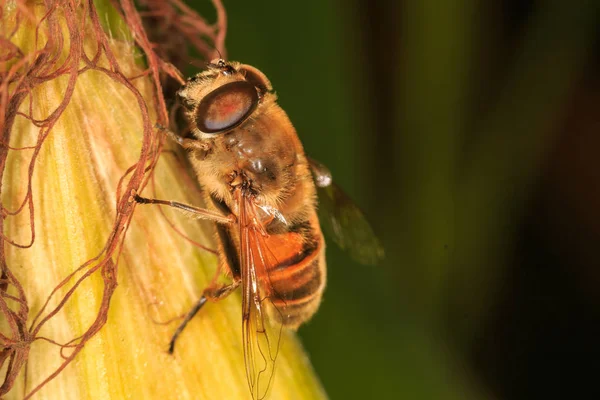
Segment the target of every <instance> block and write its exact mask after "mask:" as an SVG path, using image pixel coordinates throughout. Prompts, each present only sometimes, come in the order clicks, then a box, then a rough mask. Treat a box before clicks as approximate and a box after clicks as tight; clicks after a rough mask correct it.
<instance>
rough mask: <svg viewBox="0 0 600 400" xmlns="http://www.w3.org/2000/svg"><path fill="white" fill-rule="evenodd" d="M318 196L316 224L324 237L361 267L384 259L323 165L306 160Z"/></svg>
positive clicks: (366, 226)
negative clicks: (318, 223) (328, 238)
mask: <svg viewBox="0 0 600 400" xmlns="http://www.w3.org/2000/svg"><path fill="white" fill-rule="evenodd" d="M309 164H310V167H311V169H312V172H313V175H314V177H315V184H316V186H317V193H318V195H319V208H318V213H319V221H320V223H321V228H322V229H323V231H324V232H325V234H326V235H327V236H328V237H330V238H331V239H333V241H334V242H335V243H336V244H337V245H338V246H340V248H341V249H342V250H345V251H347V252H348V253H349V254H350V256H351V257H352V258H354V259H355V260H356V261H358V262H360V263H361V264H366V265H373V264H377V263H378V262H379V261H381V260H382V259H383V257H384V255H385V252H384V250H383V246H382V245H381V242H380V241H379V239H378V238H377V236H376V235H375V233H374V232H373V228H371V225H370V224H369V222H368V221H367V219H366V218H365V216H364V214H363V213H362V211H361V210H360V208H358V206H357V205H356V204H354V202H353V201H352V200H351V199H350V197H348V195H347V194H346V193H344V191H343V190H342V189H341V188H340V187H339V186H338V185H336V184H335V182H333V181H332V179H331V173H330V172H329V170H328V169H327V167H325V166H324V165H323V164H321V163H319V162H318V161H315V160H313V159H309Z"/></svg>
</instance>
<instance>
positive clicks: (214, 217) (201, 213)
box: [130, 190, 236, 225]
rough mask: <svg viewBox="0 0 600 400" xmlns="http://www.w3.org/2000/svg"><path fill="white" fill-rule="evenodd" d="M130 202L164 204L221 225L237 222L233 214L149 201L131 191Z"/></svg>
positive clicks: (167, 201)
mask: <svg viewBox="0 0 600 400" xmlns="http://www.w3.org/2000/svg"><path fill="white" fill-rule="evenodd" d="M130 201H135V202H136V203H138V204H162V205H164V206H169V207H173V208H175V209H177V210H180V211H182V212H184V213H187V214H191V215H192V216H194V217H195V218H199V219H207V220H209V221H213V222H216V223H219V224H225V225H229V224H233V223H234V222H236V218H235V216H234V215H233V214H230V215H227V216H226V215H223V214H220V213H218V212H215V211H211V210H207V209H205V208H198V207H194V206H190V205H188V204H183V203H179V202H177V201H171V200H159V199H148V198H146V197H142V196H140V195H138V194H137V193H136V192H135V191H134V190H132V191H131V199H130Z"/></svg>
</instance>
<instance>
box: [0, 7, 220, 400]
mask: <svg viewBox="0 0 600 400" xmlns="http://www.w3.org/2000/svg"><path fill="white" fill-rule="evenodd" d="M43 4H44V6H45V13H44V15H43V17H42V18H40V19H38V18H37V17H36V16H35V14H34V13H32V12H31V10H30V9H29V8H28V7H29V6H28V5H27V3H26V2H25V1H24V0H20V1H16V2H15V3H12V4H11V5H10V6H11V7H15V8H16V10H15V11H14V12H15V16H14V17H15V19H14V22H15V24H14V26H13V28H12V30H10V31H9V30H8V28H7V25H8V24H4V23H3V24H0V195H1V194H2V190H3V186H2V182H3V179H2V178H3V176H4V173H5V168H6V161H7V157H8V155H9V153H10V152H15V151H21V152H30V153H31V156H30V159H29V164H28V170H27V171H28V180H27V182H24V185H26V191H25V196H24V198H23V199H22V200H20V201H19V202H18V204H19V205H18V207H17V208H15V209H12V210H11V209H7V208H5V207H4V205H2V206H1V207H0V235H1V236H0V240H1V241H2V243H0V318H1V319H4V320H6V326H7V327H8V329H7V335H4V334H3V333H0V370H1V369H2V368H5V371H6V373H5V375H4V376H3V377H1V378H0V384H1V385H0V396H2V395H4V394H6V393H7V392H8V391H10V390H11V388H12V387H13V385H14V382H15V380H16V378H17V376H18V374H19V373H20V372H21V370H22V369H23V368H24V366H25V365H26V363H27V360H28V355H29V349H30V346H31V344H32V343H33V342H34V341H35V340H44V341H47V342H50V343H53V344H56V345H57V346H58V347H59V349H60V355H61V356H62V357H63V362H62V364H61V365H60V366H59V367H58V368H57V369H56V370H55V371H54V372H53V373H52V374H51V375H50V376H48V377H44V378H43V380H42V381H41V382H39V383H37V382H36V384H37V385H36V386H35V387H34V388H33V389H32V390H31V391H30V392H29V393H27V394H26V395H25V398H26V399H27V398H30V397H31V396H32V395H34V394H35V393H36V392H37V391H39V390H40V389H41V388H42V387H43V385H45V384H46V383H47V382H49V381H50V380H51V379H53V378H55V377H56V376H57V375H58V374H59V373H60V372H61V371H62V370H63V369H64V368H65V367H66V366H67V365H68V364H69V363H70V362H71V361H72V360H73V359H74V358H75V357H76V356H77V354H78V353H79V352H80V351H81V350H82V349H83V347H84V346H85V344H86V343H87V342H88V341H89V340H90V339H91V338H92V337H93V336H94V335H95V334H96V333H97V332H98V331H99V330H100V329H101V328H102V326H103V325H104V324H105V323H106V320H107V315H108V309H109V306H110V300H111V297H112V295H113V292H114V291H115V289H116V287H117V268H118V260H119V256H120V254H121V251H122V248H123V241H124V240H125V235H126V233H127V229H128V227H129V224H130V223H131V218H132V212H133V208H134V204H133V203H130V202H129V197H130V193H131V191H132V190H134V189H135V190H138V191H139V190H141V189H142V188H143V187H144V186H145V185H146V184H147V183H148V181H149V179H150V177H151V176H152V172H153V170H154V167H155V165H156V163H157V160H158V157H159V155H160V153H161V148H162V136H161V135H160V134H158V133H157V131H156V130H155V129H154V128H153V127H154V124H155V123H159V124H161V125H163V126H168V124H169V113H168V110H167V106H166V102H165V100H164V97H163V90H162V89H163V88H162V84H161V82H163V81H164V79H165V77H170V78H172V79H174V80H175V81H177V82H179V84H181V83H182V82H183V80H182V78H181V75H180V74H179V72H178V71H177V68H175V67H174V66H173V65H172V64H170V63H169V62H167V61H166V60H165V56H168V52H164V51H161V47H159V46H156V45H155V44H154V43H152V42H151V41H150V40H149V38H148V34H147V32H146V31H145V30H144V25H143V18H146V16H151V17H152V18H153V19H154V20H159V21H161V23H163V24H166V25H167V26H169V33H170V35H172V37H179V38H183V39H184V40H185V41H186V43H188V44H189V45H190V46H191V47H194V48H195V49H196V50H197V51H198V52H199V53H200V54H201V55H202V56H203V57H204V58H205V59H206V60H208V59H211V58H213V57H214V56H215V54H219V53H220V54H222V55H223V56H224V55H225V48H224V40H225V34H226V18H225V10H224V8H223V4H222V3H221V1H220V0H213V5H214V7H215V9H216V10H217V21H216V23H214V24H210V23H208V22H207V21H206V20H205V19H203V18H202V17H201V16H200V15H198V14H197V13H196V12H194V11H193V10H192V9H190V8H189V7H187V6H186V5H185V4H183V3H182V2H181V1H179V0H171V1H162V0H143V1H140V2H139V3H138V4H139V5H140V6H141V7H142V8H143V9H144V11H143V12H142V13H140V12H139V11H138V10H137V9H136V7H135V6H134V2H133V1H132V0H120V1H117V0H114V1H113V2H112V4H113V6H114V7H115V8H116V9H117V11H118V12H119V13H120V14H121V16H122V18H123V20H124V21H125V22H126V24H127V26H128V28H129V30H130V32H131V34H132V36H133V38H134V40H135V42H136V44H137V45H138V47H139V48H140V49H141V50H142V52H143V54H144V56H145V58H146V64H147V66H148V69H147V70H146V71H144V72H143V73H142V74H140V75H139V76H137V77H127V76H125V75H124V74H123V72H122V70H121V68H120V66H119V62H118V60H117V59H116V57H115V55H114V53H113V52H112V50H111V48H110V38H109V34H107V33H106V32H105V31H104V30H103V28H102V26H101V24H100V18H99V15H98V13H97V12H96V8H95V6H94V3H93V1H92V0H88V1H84V0H81V1H75V0H71V1H69V0H46V1H44V2H43ZM6 10H7V0H0V21H3V20H4V18H6V15H5V13H6V12H7V11H6ZM24 22H29V23H31V22H33V23H34V24H35V26H36V46H35V49H38V48H39V47H40V46H39V41H40V40H41V39H40V32H41V31H42V32H45V33H46V36H47V39H46V42H45V44H44V45H43V47H42V48H41V49H39V50H36V51H34V52H33V53H29V54H26V52H24V51H23V50H22V49H20V48H19V47H18V46H17V45H15V44H14V43H13V41H12V39H13V37H14V36H15V34H16V32H17V31H18V29H19V28H20V27H21V26H22V24H23V23H24ZM65 27H66V32H67V35H68V43H69V47H68V49H65V46H66V44H65V43H66V38H65V37H63V32H65V30H64V29H63V28H65ZM84 38H85V40H86V41H90V40H93V41H95V42H96V45H97V52H96V54H94V56H93V57H92V58H91V59H90V58H88V56H87V55H86V54H85V52H84V50H83V43H84ZM64 50H67V51H68V53H67V57H66V58H64V59H62V58H61V57H62V55H63V53H64ZM178 52H179V54H180V55H181V53H182V51H181V48H178ZM183 53H185V52H183ZM185 54H187V53H185ZM102 56H104V57H103V58H104V59H106V60H107V61H108V66H100V65H99V60H100V59H101V58H102ZM61 60H62V61H61ZM184 61H185V63H189V62H190V61H191V60H189V59H187V60H184ZM8 65H10V67H8ZM88 70H96V71H100V72H102V73H104V74H105V75H106V76H108V77H109V78H111V79H112V80H113V81H115V82H117V83H118V84H121V85H123V86H124V87H126V88H127V89H128V90H130V91H131V92H132V93H133V95H134V96H135V98H136V100H137V108H138V112H140V113H141V116H142V121H143V142H142V148H141V151H140V154H139V158H138V161H137V162H136V163H135V164H134V165H132V166H131V167H130V168H129V169H128V170H127V171H126V172H125V173H124V175H123V176H122V177H120V179H119V182H118V186H117V204H116V205H115V207H116V209H117V214H116V218H115V220H114V222H113V228H112V231H111V233H110V234H109V236H108V238H107V239H106V242H105V245H104V247H103V249H102V251H100V253H99V254H97V255H96V256H95V257H94V258H92V259H90V260H88V261H86V262H85V263H83V264H82V265H80V266H74V268H73V272H72V273H70V274H69V275H67V276H65V277H64V279H63V280H62V281H61V282H60V283H59V284H58V285H57V286H56V287H55V288H54V289H53V290H52V291H51V292H50V294H49V296H48V298H47V300H46V302H45V304H44V305H43V306H42V308H41V309H40V311H39V312H38V313H37V314H36V315H30V310H29V306H28V301H27V294H26V293H25V290H24V288H23V285H22V284H21V283H20V282H19V280H18V279H17V278H16V277H15V275H14V274H13V273H12V271H11V266H10V265H8V264H7V260H6V248H7V246H14V247H18V248H22V249H27V248H29V247H31V246H32V245H33V243H34V242H35V240H36V235H35V231H36V230H35V218H34V211H35V210H34V202H33V199H34V198H35V196H36V193H35V191H34V188H33V187H32V176H33V173H34V170H35V165H36V159H37V157H38V155H39V153H40V151H41V149H42V146H43V145H44V141H45V139H46V138H47V137H48V136H49V135H51V134H52V128H53V127H54V125H55V124H56V123H57V122H58V120H59V119H60V118H61V116H62V114H63V112H64V111H65V109H66V108H67V106H68V105H69V102H70V101H71V97H72V95H73V91H74V89H75V86H76V84H77V79H78V77H79V76H80V75H81V74H83V73H85V72H86V71H88ZM62 76H68V83H67V89H66V92H65V95H64V98H63V99H62V102H61V103H60V104H59V105H58V107H56V109H55V110H54V111H52V112H51V113H50V115H49V116H48V117H47V118H45V119H43V120H36V119H34V118H33V117H32V115H33V107H34V106H33V104H32V96H29V94H30V93H31V92H32V90H33V89H34V88H36V87H37V86H39V85H41V84H43V83H45V82H48V81H52V80H54V79H57V78H59V77H62ZM141 76H149V77H150V79H151V81H152V83H153V88H154V94H153V96H154V99H153V100H154V103H153V104H154V111H155V113H156V115H157V121H150V116H149V110H148V105H147V104H146V101H145V100H144V98H143V97H142V95H141V93H140V92H139V91H138V90H137V89H136V88H135V86H133V84H132V82H131V81H132V80H133V79H136V78H139V77H141ZM27 97H29V109H28V113H27V114H25V113H23V112H19V111H18V110H19V108H20V107H21V105H22V103H23V102H24V101H25V100H26V99H27ZM16 118H25V119H27V120H28V121H29V122H30V123H32V124H34V125H35V126H37V127H39V128H40V130H39V134H38V137H37V140H36V143H35V145H31V146H24V147H21V148H15V147H12V146H10V142H11V136H12V135H18V132H16V131H13V129H12V128H13V126H14V123H15V120H16ZM24 212H27V213H28V218H29V230H30V239H29V241H28V242H27V243H17V242H16V241H14V240H12V239H11V238H10V237H7V236H5V235H4V219H5V218H11V217H13V216H15V215H19V214H22V213H24ZM198 245H199V244H198ZM94 274H100V275H101V277H102V280H103V284H104V291H103V295H102V302H101V306H100V309H99V311H98V314H97V317H96V319H95V320H94V321H93V322H92V324H91V325H90V326H89V327H88V328H87V329H86V330H85V332H83V333H82V334H81V335H79V336H78V337H76V338H73V339H72V340H70V341H69V342H68V343H66V344H59V343H57V342H56V341H54V340H53V339H52V338H46V337H42V336H39V332H40V330H41V329H42V327H43V326H44V325H45V324H46V323H47V322H48V321H49V320H50V319H51V318H53V317H54V316H56V315H57V314H58V313H59V312H61V310H62V309H63V307H64V305H65V304H66V303H68V301H69V300H70V299H71V297H72V295H73V293H75V292H76V291H77V290H78V288H79V286H80V284H81V283H82V282H83V281H85V280H86V279H88V278H89V277H90V276H92V275H94ZM61 288H63V289H67V291H66V294H65V295H63V296H62V298H60V300H59V301H58V304H57V305H56V306H53V307H50V306H49V304H50V300H51V299H52V298H53V297H54V296H56V293H57V292H58V290H59V289H61ZM9 291H10V292H11V293H12V294H11V293H9ZM65 350H69V351H65ZM25 375H26V374H25Z"/></svg>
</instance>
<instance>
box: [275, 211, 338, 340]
mask: <svg viewBox="0 0 600 400" xmlns="http://www.w3.org/2000/svg"><path fill="white" fill-rule="evenodd" d="M314 221H317V219H316V218H314ZM266 243H267V246H268V247H269V249H270V250H271V251H272V252H273V253H274V254H275V256H276V259H277V260H278V263H277V264H275V265H270V266H269V271H268V273H269V280H270V284H271V288H272V290H273V293H274V295H273V297H272V302H273V304H274V305H275V306H276V307H277V309H278V310H279V313H280V314H281V319H282V321H281V322H282V323H283V325H285V326H287V327H288V328H292V329H296V328H298V326H300V325H301V324H302V323H303V322H305V321H307V320H308V319H309V318H310V317H311V316H312V315H313V314H314V313H315V312H316V311H317V309H318V308H319V304H320V302H321V297H322V295H323V289H324V288H325V278H326V277H325V246H324V241H323V236H322V235H321V232H320V230H319V228H318V225H317V227H316V229H315V228H314V227H313V225H312V224H310V222H308V221H307V222H306V223H304V224H302V225H301V226H299V225H296V226H295V227H292V229H291V230H290V231H289V232H285V233H280V234H275V235H272V236H270V237H269V238H268V239H267V240H266ZM275 314H278V313H275ZM274 316H276V315H274Z"/></svg>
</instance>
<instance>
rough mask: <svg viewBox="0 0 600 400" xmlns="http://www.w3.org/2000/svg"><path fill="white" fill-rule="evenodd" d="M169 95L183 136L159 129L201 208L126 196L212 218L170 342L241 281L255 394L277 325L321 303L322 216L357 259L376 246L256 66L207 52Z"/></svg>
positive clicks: (375, 252)
mask: <svg viewBox="0 0 600 400" xmlns="http://www.w3.org/2000/svg"><path fill="white" fill-rule="evenodd" d="M177 95H178V97H179V100H180V102H181V104H182V105H183V107H184V114H185V117H186V120H187V122H188V123H189V128H190V132H191V136H192V137H188V138H184V137H181V136H179V135H176V134H174V133H172V132H170V131H167V130H165V131H166V133H167V135H168V136H170V137H171V138H172V139H173V140H175V141H177V143H179V144H180V145H181V146H182V147H183V148H184V149H186V150H187V151H188V157H189V161H190V164H191V166H192V168H193V169H194V171H195V173H196V175H197V178H198V181H199V183H200V185H201V186H202V188H203V195H204V201H205V204H206V206H207V208H198V207H194V206H191V205H187V204H183V203H178V202H176V201H169V200H159V199H149V198H144V197H141V196H139V195H137V194H135V193H134V196H133V200H135V201H136V202H137V203H139V204H162V205H168V206H171V207H175V208H177V209H179V210H181V211H184V212H187V213H190V214H193V216H194V217H196V218H200V219H206V220H210V221H213V222H215V223H216V224H215V226H216V231H217V237H218V253H219V255H220V262H219V266H218V270H217V273H216V276H215V279H213V282H212V283H211V284H210V285H209V286H208V287H206V288H205V289H204V292H203V293H202V297H201V298H200V300H199V301H198V302H197V303H196V305H195V306H194V307H193V309H192V310H191V311H190V312H189V313H188V314H187V316H186V317H185V319H184V320H183V322H182V323H181V324H180V326H179V328H178V329H177V330H176V332H175V334H174V335H173V338H172V339H171V342H170V345H169V352H170V353H172V352H173V351H174V347H175V341H176V340H177V337H178V336H179V335H180V334H181V332H182V331H183V329H184V327H185V326H186V324H187V323H188V322H189V321H190V320H191V319H192V318H193V317H194V316H195V315H196V313H197V312H198V311H199V310H200V309H201V308H202V307H203V305H204V304H205V303H206V301H207V300H210V301H218V300H220V299H223V298H224V297H226V296H228V295H229V294H230V293H231V292H232V291H233V290H235V289H237V288H238V287H239V286H240V285H241V290H242V334H243V348H244V361H245V368H246V376H247V379H248V385H249V388H250V392H251V394H252V398H253V399H263V398H264V397H265V396H266V394H267V392H268V390H269V387H270V386H271V382H272V379H273V374H274V368H275V361H276V358H277V353H278V351H279V342H280V339H281V332H282V329H283V328H284V327H285V328H287V329H293V330H295V329H297V328H298V327H299V326H300V325H301V324H302V323H304V322H306V321H307V320H309V319H310V318H311V317H312V316H313V315H314V314H315V312H316V311H317V309H318V308H319V304H320V303H321V298H322V296H323V290H324V289H325V284H326V273H325V269H326V267H325V266H326V263H325V240H324V238H323V233H322V231H321V224H322V225H323V228H324V229H325V230H327V231H329V232H330V234H331V236H332V238H333V239H334V241H336V242H337V243H338V244H339V245H340V246H341V247H342V248H345V249H347V250H348V251H349V252H350V254H351V255H353V256H354V257H355V258H356V259H358V260H359V261H362V262H363V263H366V264H372V263H374V262H376V261H377V260H379V259H381V258H382V257H383V250H382V247H381V245H380V243H379V242H378V240H377V238H376V237H375V235H374V234H373V231H372V229H371V227H370V226H369V224H368V222H367V221H366V219H365V218H364V216H363V214H362V213H361V212H360V210H359V209H358V208H357V207H356V206H355V205H354V204H353V203H352V202H351V201H350V200H349V199H348V197H347V196H346V195H345V194H344V193H343V192H342V191H341V190H340V189H339V187H338V186H336V185H335V184H334V183H333V182H332V179H331V174H330V172H329V170H327V168H326V167H325V166H323V165H322V164H320V163H318V162H317V161H315V160H312V159H310V158H308V157H307V156H306V155H305V153H304V149H303V147H302V143H301V142H300V139H299V138H298V135H297V134H296V130H295V129H294V126H293V125H292V123H291V122H290V120H289V118H288V116H287V115H286V113H285V112H284V111H283V109H282V108H281V107H280V106H279V105H278V104H277V96H276V95H275V93H274V92H273V88H272V86H271V83H270V82H269V80H268V79H267V77H266V76H265V75H264V74H263V73H262V72H261V71H259V70H258V69H256V68H254V67H252V66H250V65H246V64H241V63H238V62H226V61H224V60H222V59H217V60H213V61H212V62H210V63H209V64H208V68H207V69H206V70H205V71H203V72H201V73H199V74H198V75H196V76H194V77H192V78H190V79H188V81H187V83H186V84H185V85H184V86H183V87H182V88H181V89H180V90H179V91H178V92H177ZM317 189H319V192H320V193H319V198H320V200H319V201H320V203H321V204H320V208H319V210H320V212H319V213H320V214H322V215H321V224H320V223H319V215H318V214H317ZM222 276H226V277H228V280H227V281H226V282H223V281H222V279H220V278H221V277H222Z"/></svg>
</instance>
